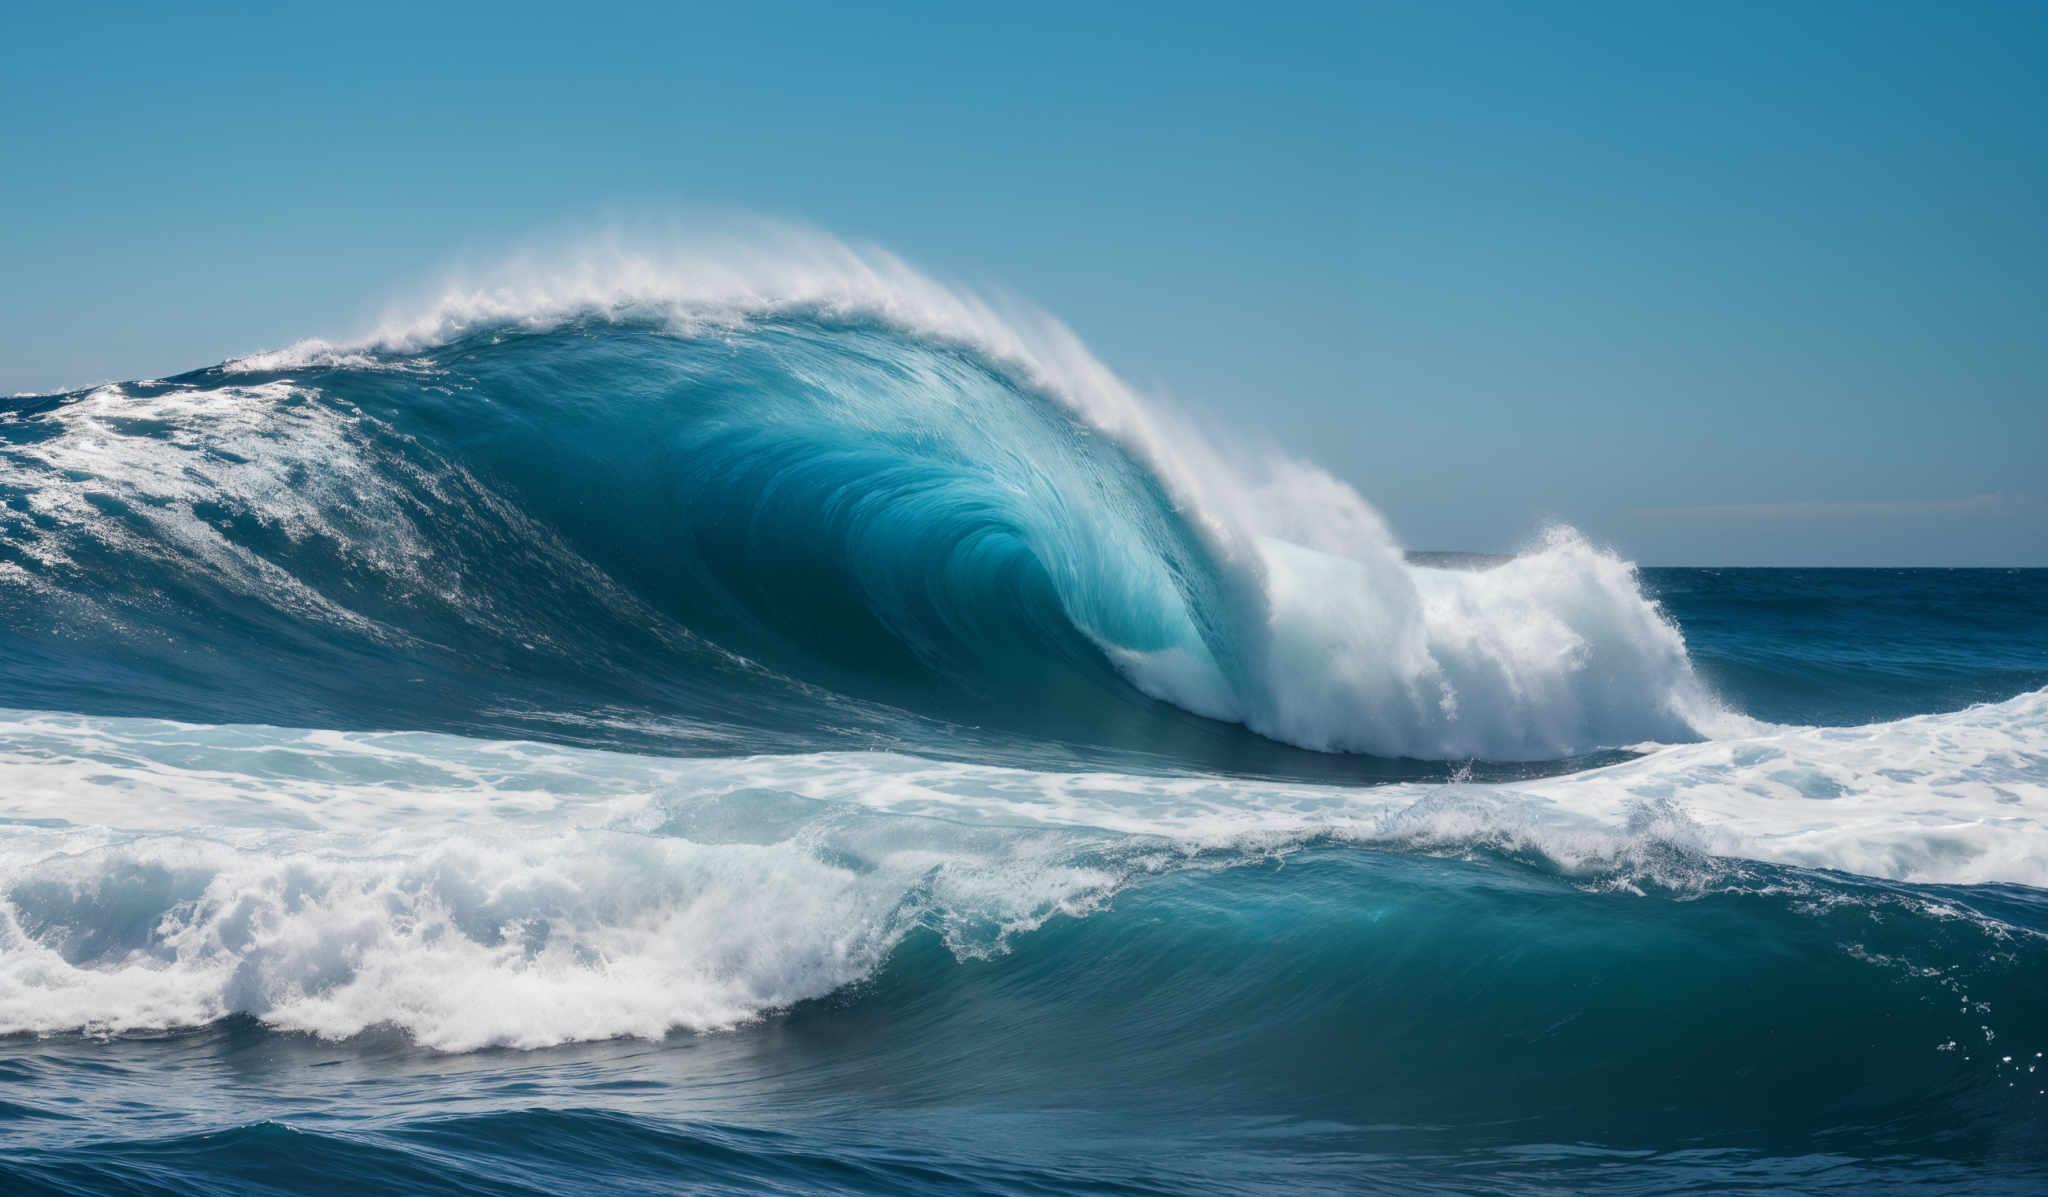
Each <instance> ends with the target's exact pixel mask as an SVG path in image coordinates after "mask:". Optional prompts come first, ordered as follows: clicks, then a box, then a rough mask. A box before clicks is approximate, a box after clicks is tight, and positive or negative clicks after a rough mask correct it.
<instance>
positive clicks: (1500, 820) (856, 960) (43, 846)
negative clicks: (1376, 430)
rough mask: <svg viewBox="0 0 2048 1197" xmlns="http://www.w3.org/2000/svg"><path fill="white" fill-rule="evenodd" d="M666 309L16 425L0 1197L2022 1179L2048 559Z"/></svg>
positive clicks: (704, 291) (958, 338) (960, 321)
mask: <svg viewBox="0 0 2048 1197" xmlns="http://www.w3.org/2000/svg"><path fill="white" fill-rule="evenodd" d="M704 277H705V276H702V275H697V276H690V277H689V281H687V282H685V281H683V279H682V278H681V277H677V278H666V277H662V278H655V279H652V280H650V278H649V277H647V276H645V275H644V274H643V275H641V276H636V277H635V279H634V282H633V283H632V285H630V286H623V285H622V286H613V287H609V288H607V287H605V286H597V285H593V284H591V283H590V282H589V280H581V281H577V280H570V281H568V282H567V283H562V284H560V285H554V286H541V285H538V284H536V285H533V286H529V287H523V288H520V287H512V288H505V289H501V290H496V291H482V292H473V293H467V294H458V295H453V296H451V297H449V298H448V299H446V300H444V301H443V302H442V303H440V304H439V305H438V306H435V307H434V308H432V309H430V310H428V311H427V312H425V313H424V314H423V315H422V316H421V317H419V318H418V319H416V320H413V321H411V322H409V323H399V324H394V325H393V326H392V327H390V328H387V329H386V330H385V331H384V332H382V333H380V334H379V335H378V336H377V337H375V338H372V339H370V340H369V341H366V342H364V343H362V344H359V345H344V346H337V345H329V344H325V343H321V342H308V343H306V344H303V345H300V346H296V347H293V348H291V349H289V350H284V351H279V352H272V353H266V354H258V355H255V356H252V357H249V358H243V359H237V360H235V361H230V362H227V363H225V364H223V365H220V366H215V367H211V368H208V369H203V370H197V371H194V372H191V373H187V374H182V375H178V376H175V377H169V378H163V379H156V380H149V381H142V382H130V383H122V384H118V385H108V386H102V387H98V388H94V389H90V390H83V391H77V392H72V393H66V394H56V395H37V396H16V397H14V398H10V399H4V400H0V1191H4V1192H7V1193H10V1194H12V1193H101V1192H117V1193H166V1194H169V1193H177V1194H187V1193H250V1194H255V1193H301V1192H341V1193H350V1194H359V1195H360V1194H372V1193H466V1194H487V1193H488V1194H495V1193H564V1192H603V1193H640V1192H645V1193H655V1192H664V1193H665V1192H711V1193H757V1192H786V1193H934V1194H937V1193H1027V1194H1030V1193H1038V1194H1065V1193H1126V1194H1165V1193H1191V1194H1192V1193H1204V1194H1206V1193H1285V1194H1299V1193H1303V1192H1414V1191H1444V1192H1498V1193H1661V1192H1670V1191H1674V1190H1681V1189H1683V1190H1691V1191H1701V1192H1709V1191H1711V1192H1723V1191H1743V1190H1749V1191H1763V1190H1779V1189H1792V1190H1797V1191H1809V1192H1845V1193H1846V1192H1857V1193H1861V1192H1871V1191H1926V1192H1943V1193H1954V1192H1977V1193H1983V1192H2040V1191H2043V1190H2044V1189H2048V1059H2044V1057H2043V1055H2042V1053H2043V1051H2044V1050H2048V571H2040V570H1754V569H1638V568H1636V567H1635V566H1633V565H1631V564H1629V563H1628V562H1626V561H1624V560H1621V559H1620V558H1618V557H1616V556H1615V555H1613V554H1612V553H1610V552H1607V551H1605V550H1603V549H1601V548H1599V547H1597V546H1595V545H1593V544H1590V543H1588V542H1587V541H1586V540H1585V539H1583V538H1581V537H1580V536H1578V535H1577V534H1575V533H1573V532H1571V531H1570V530H1568V529H1555V530H1552V531H1551V532H1549V533H1547V534H1546V535H1545V536H1543V537H1542V538H1541V539H1540V540H1539V541H1538V542H1537V543H1535V544H1533V545H1532V546H1531V547H1530V548H1529V549H1528V551H1527V552H1524V553H1522V554H1520V555H1518V556H1515V557H1512V558H1483V557H1468V556H1464V555H1458V554H1418V555H1414V556H1412V557H1411V556H1410V555H1408V554H1404V553H1403V551H1402V550H1401V548H1400V547H1399V546H1398V543H1397V541H1396V540H1395V539H1394V537H1393V536H1392V535H1391V534H1390V533H1389V532H1388V531H1387V530H1386V528H1385V527H1384V525H1383V524H1382V523H1381V521H1380V519H1379V517H1378V516H1377V515H1376V514H1375V513H1374V512H1373V511H1372V509H1371V508H1370V507H1369V506H1367V505H1366V504H1365V503H1364V502H1363V501H1361V500H1360V499H1359V498H1358V497H1357V495H1355V494H1354V493H1353V492H1352V491H1351V490H1350V489H1349V488H1347V487H1345V486H1343V485H1341V484H1340V483H1338V482H1336V481H1335V480H1334V479H1332V478H1331V477H1330V476H1329V475H1327V474H1325V473H1323V472H1322V471H1320V470H1318V469H1316V468H1314V467H1312V466H1309V465H1305V464H1300V463H1290V462H1284V461H1277V460H1276V461H1272V462H1268V463H1264V464H1257V465H1251V466H1247V465H1245V464H1243V463H1242V462H1239V461H1237V460H1236V459H1234V458H1233V457H1231V456H1230V455H1228V454H1225V453H1222V452H1220V451H1218V450H1216V449H1215V448H1213V447H1212V446H1211V445H1210V444H1209V443H1207V442H1205V441H1203V440H1202V439H1201V438H1200V437H1199V436H1197V435H1196V434H1195V433H1194V432H1192V431H1191V430H1189V429H1187V428H1186V427H1185V426H1184V425H1182V424H1180V423H1177V422H1176V421H1174V420H1172V419H1169V418H1168V417H1167V416H1165V415H1164V414H1162V413H1161V412H1160V411H1159V410H1158V409H1156V408H1154V407H1152V406H1150V405H1149V404H1147V403H1146V402H1145V401H1143V400H1142V399H1140V398H1139V397H1137V396H1136V395H1134V394H1133V393H1131V392H1130V391H1129V390H1127V389H1126V388H1124V386H1123V385H1122V384H1121V383H1119V382H1118V381H1117V380H1116V379H1115V378H1114V377H1113V376H1112V375H1111V374H1110V373H1109V372H1108V371H1107V370H1105V369H1103V368H1102V367H1101V366H1100V365H1099V363H1097V362H1096V361H1095V360H1094V359H1093V358H1092V357H1090V356H1089V355H1088V353H1087V351H1086V349H1085V348H1084V347H1082V346H1081V345H1080V344H1079V343H1078V342H1077V341H1075V340H1074V339H1073V337H1072V336H1071V334H1068V333H1066V332H1065V331H1064V330H1063V329H1061V328H1060V327H1059V326H1057V325H1056V324H1053V323H1051V322H1050V321H1046V320H1042V319H1037V318H1025V317H1016V316H1004V315H998V314H997V313H995V312H994V311H992V310H990V309H988V308H986V307H984V306H983V305H981V304H979V303H976V302H974V301H973V300H971V299H967V298H963V297H961V296H958V295H956V294H954V293H951V292H948V291H946V290H944V289H942V288H940V287H938V286H936V285H934V284H931V283H929V282H926V281H925V280H923V279H921V278H919V277H918V276H916V275H914V274H912V273H910V272H909V271H907V270H906V269H904V268H901V267H898V266H895V265H893V264H891V263H888V262H886V261H883V262H880V263H877V262H873V261H858V262H856V261H852V260H850V259H849V260H842V261H836V262H833V263H828V264H826V265H823V266H821V265H818V264H817V263H808V264H803V266H802V268H800V269H799V268H797V267H792V266H787V265H782V266H777V265H773V264H755V265H753V266H749V267H748V268H746V269H737V268H736V269H734V270H729V271H726V272H724V273H722V274H716V275H712V276H710V277H713V278H714V279H716V280H717V281H716V282H715V283H709V284H707V283H705V282H704V281H703V278H704ZM1452 484H1454V483H1453V482H1449V481H1447V485H1452ZM1368 485H1369V483H1368Z"/></svg>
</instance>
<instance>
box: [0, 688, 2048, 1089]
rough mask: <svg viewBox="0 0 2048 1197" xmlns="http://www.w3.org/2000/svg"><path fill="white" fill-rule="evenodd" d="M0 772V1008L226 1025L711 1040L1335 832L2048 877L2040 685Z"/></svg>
mask: <svg viewBox="0 0 2048 1197" xmlns="http://www.w3.org/2000/svg"><path fill="white" fill-rule="evenodd" d="M0 794H4V795H5V797H4V800H0V1032H7V1031H58V1030H73V1029H79V1028H87V1029H98V1030H107V1031H114V1030H133V1029H142V1028H160V1027H168V1026H178V1025H187V1024H193V1023H202V1022H206V1021H209V1020H212V1019H215V1018H219V1017H221V1016H223V1015H225V1014H228V1013H234V1012H242V1013H248V1014H253V1015H255V1016H257V1017H260V1018H262V1019H263V1020H265V1021H266V1022H268V1023H271V1024H272V1025H276V1026H280V1027H288V1028H295V1029H301V1030H306V1031H311V1032H315V1033H318V1034H322V1035H329V1036H345V1035H349V1034H353V1033H356V1032H358V1031H361V1030H364V1029H366V1028H369V1027H372V1026H377V1025H386V1024H388V1025H395V1026H398V1027H400V1028H403V1029H404V1030H406V1031H407V1032H409V1033H410V1034H412V1035H414V1036H415V1037H416V1038H418V1039H419V1040H420V1041H421V1042H423V1043H426V1044H429V1045H431V1046H436V1047H441V1048H447V1049H450V1050H461V1049H467V1048H472V1047H478V1046H482V1045H486V1044H508V1045H517V1046H537V1045H542V1044H549V1043H559V1042H564V1041H567V1040H572V1039H583V1038H593V1037H600V1038H601V1037H609V1036H614V1035H643V1036H650V1035H658V1034H661V1033H662V1032H664V1031H665V1030H668V1029H670V1028H674V1027H688V1028H700V1029H701V1028H715V1027H723V1026H729V1025H731V1024H733V1023H735V1022H738V1021H743V1020H745V1019H748V1018H752V1017H755V1016H758V1015H759V1014H761V1013H763V1012H765V1011H769V1010H772V1009H775V1008H778V1007H782V1006H786V1005H788V1004H789V1003H791V1002H795V1001H800V1000H802V999H805V998H809V997H816V996H820V995H823V994H826V993H829V992H831V991H833V990H835V989H838V988H840V987H842V986H844V985H847V984H850V983H853V982H856V981H858V980H860V979H862V978H864V977H867V976H870V975H872V973H873V971H874V970H875V969H876V968H877V967H878V966H879V965H880V963H881V961H882V960H883V959H885V958H886V956H887V954H888V952H889V951H890V949H891V948H892V947H893V946H894V944H895V943H896V942H898V940H899V939H900V937H901V936H902V935H903V934H905V933H906V932H907V931H908V930H909V929H910V928H911V927H912V926H914V925H929V926H933V927H935V928H937V929H938V930H939V931H940V932H941V934H943V935H944V936H945V938H946V940H947V942H948V943H949V944H951V945H952V947H953V948H954V950H955V951H956V952H959V953H961V954H963V955H973V954H980V953H986V952H989V951H997V950H1001V948H1002V946H1003V944H1004V943H1005V942H1006V940H1007V938H1008V937H1009V936H1012V935H1015V934H1017V933H1020V932H1024V931H1028V930H1029V929H1031V928H1034V927H1036V926H1038V925H1039V924H1041V923H1042V922H1043V921H1044V920H1046V919H1047V918H1050V917H1054V916H1057V915H1061V914H1068V915H1083V914H1086V913H1087V912H1089V911H1091V910H1093V909H1094V908H1095V907H1097V906H1098V905H1100V904H1101V903H1102V902H1103V901H1105V900H1107V899H1108V898H1109V897H1110V896H1111V895H1113V894H1114V893H1115V892H1116V890H1117V889H1118V888H1119V887H1121V886H1123V885H1125V884H1127V883H1128V882H1129V881H1130V880H1131V879H1132V878H1134V877H1137V876H1141V875H1144V874H1147V873H1150V872H1154V871H1157V870H1159V869H1165V868H1176V867H1189V866H1195V865H1201V866H1204V867H1213V866H1214V865H1216V864H1228V863H1230V862H1233V861H1242V860H1246V859H1256V858H1262V857H1264V856H1266V855H1269V854H1271V853H1274V852H1285V851H1289V850H1292V849H1294V848H1297V847H1299V846H1301V845H1303V844H1305V843H1309V842H1315V841H1323V840H1338V841H1348V842H1354V843H1359V844H1365V845H1375V846H1383V847H1392V848H1400V849H1405V850H1423V851H1430V852H1449V853H1460V852H1466V851H1470V850H1472V849H1475V848H1493V849H1504V850H1509V851H1514V852H1520V853H1527V854H1532V855H1536V856H1541V857H1546V858H1548V859H1549V860H1551V861H1552V862H1553V863H1554V864H1555V865H1556V866H1557V867H1560V868H1563V869H1566V870H1569V871H1572V872H1576V873H1581V874H1584V875H1585V876H1586V877H1587V878H1588V880H1589V881H1592V882H1596V883H1599V884H1603V885H1618V886H1620V887H1622V888H1630V887H1633V886H1636V885H1638V884H1643V885H1647V884H1651V883H1656V884H1663V885H1685V884H1691V885H1695V886H1697V885H1700V884H1711V883H1713V882H1714V878H1716V877H1717V876H1719V875H1720V874H1719V873H1718V872H1717V870H1716V868H1715V866H1714V865H1713V859H1714V858H1715V857H1717V856H1718V857H1736V858H1744V857H1746V858H1750V859H1755V860H1761V861H1771V862H1780V863H1786V864H1793V865H1799V866H1807V867H1822V868H1831V869H1841V870H1847V871H1851V872H1860V873H1865V874H1868V875H1871V876H1876V877H1886V878H1895V879H1900V880H1907V881H1916V882H1951V883H1983V882H2009V883H2016V884H2024V885H2033V886H2048V691H2042V692H2036V693H2032V694H2027V695H2022V696H2021V697H2019V698H2016V699H2013V700H2011V701H2010V702H2006V703H2000V704H1996V705H1988V706H1980V707H1973V708H1971V709H1969V710H1967V711H1962V712H1958V713H1955V714H1948V715H1929V716H1921V717H1918V718H1914V719H1908V720H1903V721H1900V722H1897V723H1890V724H1878V725H1872V726H1870V727H1862V728H1849V729H1811V728H1808V729H1779V730H1775V731H1771V732H1767V733H1764V734H1759V735H1755V736H1750V737H1746V738H1741V739H1735V740H1728V741H1722V742H1716V743H1710V744H1698V745H1686V746H1680V747H1674V748H1668V749H1664V750H1660V751H1658V752H1655V753H1652V754H1651V755H1649V756H1646V757H1644V758H1641V759H1639V760H1635V761H1631V762H1628V763H1625V764H1621V765H1617V766H1613V767H1610V768H1607V769H1600V770H1595V771H1591V772H1587V773H1581V774H1576V775H1571V776H1566V777H1558V778H1550V779H1545V780H1541V781H1534V782H1526V783H1516V784H1509V785H1473V784H1451V785H1420V784H1416V785H1396V786H1384V787H1375V788H1364V789H1351V788H1342V787H1331V786H1310V785H1284V784H1275V783H1255V782H1243V781H1233V780H1228V779H1222V778H1214V777H1206V778H1205V777H1150V776H1135V775H1123V774H1111V773H1041V772H1033V771H1029V770H1020V769H1006V768H996V767H988V766H976V765H963V764H953V763H945V762H934V761H929V760H923V759H919V758H914V757H906V756H898V755H890V754H880V753H826V754H815V755H802V756H774V757H752V758H726V759H702V760H688V759H674V758H659V757H642V756H635V755H631V754H625V753H615V752H602V751H595V750H587V749H574V748H564V747H558V746H551V745H543V744H535V743H527V742H516V741H512V742H494V741H481V740H468V739H462V738H458V737H451V736H442V735H434V734H427V733H340V732H323V731H292V730H287V729H276V728H261V727H207V726H191V725H182V724H175V723H167V722H163V721H157V720H127V719H99V718H86V717H82V716H73V715H56V714H38V713H29V712H8V713H0ZM1703 879H1704V880H1703Z"/></svg>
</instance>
